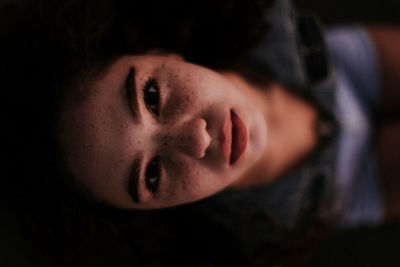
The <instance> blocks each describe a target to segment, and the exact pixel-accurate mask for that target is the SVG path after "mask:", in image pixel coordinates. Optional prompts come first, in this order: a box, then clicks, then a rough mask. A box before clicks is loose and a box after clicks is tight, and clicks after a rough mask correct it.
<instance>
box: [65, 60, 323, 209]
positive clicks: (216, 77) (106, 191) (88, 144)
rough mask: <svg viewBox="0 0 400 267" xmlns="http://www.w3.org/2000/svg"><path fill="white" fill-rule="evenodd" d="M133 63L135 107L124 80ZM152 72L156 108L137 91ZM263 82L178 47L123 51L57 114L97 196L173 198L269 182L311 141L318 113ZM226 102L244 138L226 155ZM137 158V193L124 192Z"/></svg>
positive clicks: (149, 203)
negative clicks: (151, 182)
mask: <svg viewBox="0 0 400 267" xmlns="http://www.w3.org/2000/svg"><path fill="white" fill-rule="evenodd" d="M132 68H134V69H135V85H136V89H137V90H136V96H137V100H138V101H137V102H138V116H134V115H132V114H133V113H132V107H133V106H134V105H136V104H135V101H132V98H129V97H128V94H127V88H126V87H125V86H124V85H125V83H126V79H127V76H128V73H129V72H130V70H131V69H132ZM149 78H153V79H155V80H157V82H158V85H159V88H160V92H161V97H160V98H161V101H160V105H159V114H158V115H156V114H155V113H154V112H153V110H152V109H151V108H149V106H148V105H146V103H145V100H144V97H143V94H144V93H143V92H144V90H143V88H144V87H145V84H146V82H147V81H148V80H149ZM268 87H269V90H259V89H260V88H255V87H254V86H251V85H250V84H249V83H246V81H244V80H243V79H241V78H239V77H238V76H237V75H236V74H234V73H217V72H214V71H212V70H209V69H206V68H203V67H200V66H198V65H193V64H190V63H187V62H185V61H184V60H183V59H182V58H181V57H179V56H177V55H153V54H146V55H142V56H126V57H122V58H120V59H118V60H117V61H116V62H115V63H114V64H112V66H111V67H110V69H109V70H107V71H106V74H105V75H104V76H103V77H100V78H99V79H97V80H96V81H95V82H94V83H92V84H91V85H89V86H88V87H86V88H84V89H82V90H83V91H84V92H82V91H79V90H77V92H78V93H77V94H71V96H70V97H69V99H68V100H67V102H66V104H65V112H64V115H63V120H62V122H61V125H63V130H62V132H63V134H62V137H61V143H62V144H64V155H65V158H66V162H67V165H68V166H69V167H70V169H71V172H72V174H73V175H74V177H75V178H76V180H77V182H78V183H79V184H80V185H81V186H83V187H84V188H86V189H88V191H89V192H90V193H91V194H92V195H93V196H94V197H95V198H96V199H99V200H101V201H105V202H107V203H109V204H111V205H114V206H117V207H119V208H127V209H131V208H144V209H152V208H163V207H169V206H175V205H179V204H183V203H187V202H192V201H195V200H198V199H201V198H205V197H207V196H210V195H212V194H214V193H216V192H218V191H220V190H222V189H224V188H226V187H228V186H243V185H249V184H250V185H251V184H259V183H267V182H270V181H272V180H273V179H276V178H277V177H278V176H279V175H280V174H282V173H283V172H284V171H285V170H286V169H287V168H289V167H290V166H292V165H293V164H295V163H296V162H298V161H299V159H301V158H302V157H303V156H304V154H306V153H308V152H309V151H310V150H312V148H313V147H314V146H315V144H316V139H317V137H316V135H315V131H314V128H313V127H314V123H315V120H316V118H317V113H316V112H315V110H314V109H313V108H312V107H311V106H310V105H308V104H307V103H305V102H304V101H301V100H300V99H298V98H297V97H294V96H292V95H291V94H289V93H288V92H287V91H286V90H284V89H283V88H281V87H280V86H278V85H274V84H271V85H269V86H268ZM129 89H130V90H132V88H129ZM262 89H265V88H262ZM131 92H132V91H131ZM82 95H84V97H82ZM232 110H233V111H234V112H235V113H236V114H237V115H238V116H239V118H240V119H241V120H242V121H243V123H244V125H245V128H246V130H247V146H246V148H245V150H244V152H243V154H242V155H241V156H240V158H239V159H238V160H237V161H236V162H235V163H233V164H230V163H229V157H227V156H226V154H225V153H224V142H225V141H224V140H225V139H224V138H225V137H224V133H223V129H224V125H225V123H226V121H227V120H229V114H230V112H231V111H232ZM288 110H290V112H288ZM283 114H285V115H283ZM299 121H300V122H302V123H299ZM286 148H287V149H286ZM285 151H286V152H290V153H285ZM156 156H158V158H159V163H160V164H159V166H160V167H159V169H160V174H161V175H160V177H161V178H160V183H159V186H158V189H157V191H156V192H151V190H149V188H148V187H147V186H146V177H147V176H146V168H148V166H149V163H150V162H152V160H153V159H154V157H156ZM135 162H140V164H139V166H138V169H139V174H140V175H139V179H138V186H137V188H138V189H137V190H138V195H139V198H140V203H135V201H133V200H132V197H131V196H130V194H129V190H130V189H132V188H134V186H132V181H134V180H133V179H131V178H130V177H132V166H133V165H134V163H135ZM129 181H131V183H130V186H129ZM129 188H130V189H129Z"/></svg>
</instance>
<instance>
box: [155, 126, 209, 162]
mask: <svg viewBox="0 0 400 267" xmlns="http://www.w3.org/2000/svg"><path fill="white" fill-rule="evenodd" d="M210 143H211V137H210V135H209V134H208V132H207V122H206V121H205V120H204V119H202V118H192V119H190V120H187V121H183V122H178V123H175V124H173V125H170V126H168V129H166V131H165V135H164V137H163V140H162V145H163V146H164V147H167V148H171V149H174V150H179V151H180V152H182V153H184V154H186V155H189V156H191V157H194V158H198V159H201V158H203V157H204V156H205V155H206V150H207V148H208V147H209V145H210Z"/></svg>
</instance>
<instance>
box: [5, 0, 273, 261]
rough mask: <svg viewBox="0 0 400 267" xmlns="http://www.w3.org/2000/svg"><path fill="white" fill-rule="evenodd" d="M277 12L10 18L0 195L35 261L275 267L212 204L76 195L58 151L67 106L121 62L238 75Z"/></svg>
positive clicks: (30, 5) (212, 8)
mask: <svg viewBox="0 0 400 267" xmlns="http://www.w3.org/2000/svg"><path fill="white" fill-rule="evenodd" d="M271 2H272V1H269V0H264V1H263V0H255V1H246V0H224V1H213V0H203V1H184V0H153V1H122V0H121V1H112V0H101V1H94V0H85V1H80V0H68V1H50V0H36V1H33V0H31V1H27V3H24V5H20V6H16V5H5V6H3V7H2V8H1V16H0V17H1V22H0V27H1V30H0V34H1V35H2V40H4V41H2V42H1V43H0V53H1V62H2V64H1V81H2V83H3V85H2V90H1V91H2V99H3V104H2V122H3V125H4V126H5V129H4V131H3V133H2V135H3V136H2V137H3V138H2V141H3V147H5V149H4V150H3V151H4V152H3V153H4V154H5V155H7V160H6V161H5V162H3V164H4V169H5V170H6V172H5V173H6V175H4V176H3V178H2V179H3V186H2V195H3V196H5V198H6V199H7V201H8V202H9V203H10V205H11V206H12V207H13V209H14V210H15V211H16V213H17V215H18V216H19V217H20V218H21V221H22V222H23V223H22V232H23V234H24V236H25V238H26V240H30V241H29V242H27V243H32V244H35V245H33V246H29V247H28V248H27V250H26V251H25V254H26V255H28V257H29V258H30V260H31V261H32V262H33V263H35V264H37V265H41V266H44V265H55V264H56V265H57V266H60V265H61V266H63V265H66V266H71V265H74V266H76V265H77V264H78V263H79V265H87V264H90V265H97V266H101V265H103V266H108V265H111V264H113V265H117V266H118V265H124V264H128V263H129V264H131V265H135V264H136V265H139V266H162V265H168V266H169V265H182V264H187V265H190V266H221V265H230V266H241V265H259V264H261V265H263V266H265V264H266V263H269V264H273V263H274V261H273V257H272V256H271V257H269V255H270V254H268V253H265V251H266V250H267V249H271V245H266V246H264V247H262V248H260V249H259V250H258V251H257V253H251V254H248V253H247V254H246V248H245V247H244V246H245V245H244V244H243V243H242V242H241V241H240V235H243V231H242V230H243V229H242V230H240V229H238V228H237V227H236V226H228V225H225V224H224V223H222V222H219V221H217V220H216V219H212V218H210V217H208V216H205V214H206V212H205V210H206V209H207V208H206V207H207V205H206V203H207V201H208V200H205V201H202V202H199V203H195V204H190V205H186V206H183V207H179V208H172V209H168V210H161V211H121V210H115V209H112V208H110V207H106V206H104V205H102V204H100V203H95V202H93V201H92V200H91V199H89V198H88V197H87V194H85V193H84V192H76V190H72V189H73V188H74V186H73V181H72V179H71V178H70V176H69V173H68V171H67V170H66V168H65V166H64V165H63V162H62V160H61V158H60V156H59V155H60V151H59V146H58V143H57V142H58V141H57V136H58V119H59V115H60V112H61V109H62V103H63V99H64V96H65V95H66V94H68V93H69V92H70V90H72V88H74V87H79V86H84V84H86V83H88V82H90V80H91V79H93V78H94V77H96V76H97V75H99V74H101V73H102V71H104V70H105V69H106V67H107V66H109V65H110V64H111V63H112V62H113V61H114V60H115V59H117V58H118V57H120V56H122V55H126V54H142V53H145V52H146V51H148V50H151V49H155V48H156V49H162V50H166V51H170V52H175V53H179V54H181V55H183V56H184V57H185V58H186V60H188V61H190V62H193V63H196V64H200V65H204V66H207V67H209V68H213V69H219V70H221V69H233V68H235V67H236V66H237V65H238V64H240V61H241V59H243V58H244V57H245V56H246V55H247V53H248V52H249V51H250V50H251V48H252V47H253V46H254V45H255V44H257V43H258V42H259V41H260V40H261V38H262V37H263V36H264V34H265V31H266V30H267V29H268V25H266V22H265V19H264V10H265V9H266V8H268V6H269V5H270V4H271ZM244 224H245V223H244ZM241 231H242V232H241ZM37 244H39V245H37ZM55 244H56V245H55ZM38 255H42V257H40V256H38ZM267 256H268V257H267Z"/></svg>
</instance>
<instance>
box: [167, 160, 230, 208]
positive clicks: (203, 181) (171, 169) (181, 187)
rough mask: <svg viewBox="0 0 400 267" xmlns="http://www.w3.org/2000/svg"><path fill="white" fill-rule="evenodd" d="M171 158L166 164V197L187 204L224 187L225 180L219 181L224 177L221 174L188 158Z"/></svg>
mask: <svg viewBox="0 0 400 267" xmlns="http://www.w3.org/2000/svg"><path fill="white" fill-rule="evenodd" d="M171 158H172V160H171ZM171 158H170V160H169V161H168V163H167V164H166V169H167V179H168V181H167V183H168V186H167V189H166V191H168V192H167V194H168V195H171V196H172V195H173V196H175V197H178V198H180V199H181V200H183V202H187V201H192V200H197V199H200V198H204V197H207V196H209V195H211V194H213V193H215V192H217V191H219V190H221V189H222V188H223V187H225V186H226V185H225V183H224V182H226V181H225V180H226V179H221V178H223V177H224V175H222V174H221V173H216V172H212V171H211V170H210V169H209V168H207V167H206V166H205V165H202V164H201V163H199V162H197V161H193V160H191V159H190V158H185V157H181V158H179V156H175V157H171Z"/></svg>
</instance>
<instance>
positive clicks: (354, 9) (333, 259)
mask: <svg viewBox="0 0 400 267" xmlns="http://www.w3.org/2000/svg"><path fill="white" fill-rule="evenodd" d="M294 4H295V5H296V6H297V7H298V8H300V9H303V10H313V11H315V12H316V13H317V14H318V16H319V18H320V19H321V20H322V21H323V22H324V23H325V24H329V25H335V24H346V23H362V24H395V25H399V26H400V1H399V0H397V1H395V0H381V1H377V0H336V1H327V0H326V1H323V0H297V1H296V0H295V1H294ZM399 49H400V48H399ZM399 52H400V50H399ZM399 90H400V88H399ZM399 104H400V103H399ZM399 176H400V175H399ZM399 179H400V177H399ZM399 194H400V192H399ZM306 266H307V267H315V266H324V267H333V266H363V267H364V266H366V267H370V266H371V267H372V266H382V267H386V266H389V267H392V266H393V267H394V266H400V221H398V222H388V223H386V224H384V225H382V226H380V227H377V228H359V229H354V230H349V231H343V232H338V233H336V234H335V235H334V236H333V237H332V238H331V239H330V240H328V241H327V242H326V243H324V244H322V245H321V247H320V249H319V250H318V252H317V254H316V255H315V256H314V257H313V258H312V259H311V260H310V262H309V263H308V264H307V265H306Z"/></svg>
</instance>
